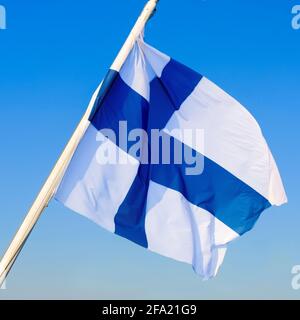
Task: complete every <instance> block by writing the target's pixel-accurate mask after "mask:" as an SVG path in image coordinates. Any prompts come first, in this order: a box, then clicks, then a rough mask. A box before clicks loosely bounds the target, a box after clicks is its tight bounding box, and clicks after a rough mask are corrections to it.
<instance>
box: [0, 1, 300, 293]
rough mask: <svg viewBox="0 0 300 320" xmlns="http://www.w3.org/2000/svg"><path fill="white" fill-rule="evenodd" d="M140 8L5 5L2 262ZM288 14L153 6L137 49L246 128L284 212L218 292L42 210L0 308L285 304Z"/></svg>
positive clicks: (296, 155)
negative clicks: (217, 98)
mask: <svg viewBox="0 0 300 320" xmlns="http://www.w3.org/2000/svg"><path fill="white" fill-rule="evenodd" d="M144 3H145V1H142V0H130V1H121V0H112V1H96V0H85V1H84V2H74V1H71V0H63V1H59V0H52V1H46V0H45V1H39V2H38V1H35V0H26V1H17V0H0V4H2V5H4V6H5V7H6V11H7V30H4V31H3V30H0V119H1V126H0V137H1V139H0V150H1V157H0V177H1V181H0V251H1V253H2V252H4V250H5V249H6V247H7V245H8V244H9V241H10V240H11V238H12V236H13V234H14V233H15V231H16V229H17V227H18V226H19V225H20V223H21V221H22V219H23V217H24V215H25V213H26V211H27V209H28V207H29V206H30V205H31V202H32V200H33V199H34V197H35V195H36V194H37V192H38V191H39V188H40V186H41V185H42V183H43V181H44V180H45V178H46V177H47V174H48V173H49V171H50V170H51V168H52V166H53V164H54V163H55V161H56V159H57V157H58V156H59V154H60V152H61V151H62V149H63V147H64V145H65V143H66V142H67V140H68V138H69V137H70V135H71V133H72V131H73V130H74V127H75V126H76V123H77V122H78V120H79V119H80V116H81V115H82V113H83V112H84V110H85V107H86V106H87V104H88V102H89V99H90V96H91V94H92V93H93V90H94V89H95V87H96V86H97V85H98V83H99V82H100V81H101V79H102V77H103V76H104V75H105V73H106V71H107V69H108V67H109V66H110V64H111V62H112V61H113V59H114V57H115V55H116V54H117V52H118V50H119V48H120V46H121V45H122V43H123V42H124V40H125V38H126V36H127V34H128V32H129V30H130V28H131V26H132V25H133V23H134V21H135V19H136V17H137V16H138V14H139V12H140V10H141V9H142V7H143V5H144ZM295 4H300V0H299V1H298V0H295V1H287V0H285V1H271V0H264V1H259V0H253V1H250V2H249V1H248V2H247V3H246V2H245V1H239V0H223V1H220V0H206V1H204V0H203V1H200V0H188V1H179V0H172V1H167V0H161V1H160V4H159V7H158V12H157V14H156V15H155V17H154V18H153V19H152V20H151V21H150V23H149V24H148V27H147V29H146V41H147V42H148V43H150V44H151V45H153V46H155V47H157V48H158V49H159V50H161V51H163V52H166V53H167V54H168V55H170V56H172V57H173V58H175V59H176V60H179V61H181V62H183V63H185V64H187V65H189V66H190V67H192V68H194V69H195V70H197V71H199V72H200V73H202V74H203V75H205V76H206V77H208V78H209V79H211V80H212V81H214V82H216V83H217V84H218V85H220V86H221V87H222V88H223V89H224V90H226V91H227V92H229V93H230V94H232V95H233V96H234V97H235V98H237V99H238V100H239V101H240V102H241V103H242V104H243V105H245V106H246V107H247V108H248V110H250V111H251V113H252V114H253V115H254V116H255V117H256V119H257V120H258V122H259V123H260V125H261V127H262V129H263V131H264V135H265V137H266V138H267V140H268V142H269V145H270V147H271V149H272V151H273V154H274V157H275V159H276V161H277V164H278V166H279V168H280V171H281V174H282V177H283V180H284V184H285V186H286V190H287V194H288V197H289V204H288V205H285V206H283V207H280V208H271V209H269V210H267V211H266V212H265V213H264V214H263V216H262V217H261V219H260V220H259V222H258V223H257V225H256V227H255V229H254V230H253V231H252V232H250V233H248V234H247V235H245V236H244V237H242V238H241V239H239V240H238V241H236V242H234V243H232V244H231V245H230V246H229V250H228V253H227V256H226V258H225V262H224V264H223V267H222V269H221V272H220V273H219V275H218V277H217V278H216V279H213V280H210V281H208V282H203V281H202V280H201V279H200V278H198V277H197V275H195V274H194V273H193V271H192V269H191V267H190V266H188V265H185V264H181V263H178V262H175V261H172V260H169V259H167V258H164V257H161V256H159V255H156V254H153V253H150V252H148V251H146V250H144V249H143V248H140V247H138V246H136V245H134V244H132V243H130V242H129V241H127V240H125V239H122V238H120V237H118V236H116V235H113V234H110V233H108V232H106V231H104V230H102V229H101V228H99V227H98V226H97V225H95V224H93V223H92V222H90V221H88V220H87V219H84V218H82V217H81V216H79V215H77V214H75V213H73V212H71V211H69V210H68V209H65V208H64V207H62V205H61V204H59V203H56V202H52V203H51V204H50V206H49V208H48V209H47V210H46V211H45V213H44V214H43V216H42V217H41V219H40V221H39V222H38V224H37V226H36V228H35V229H34V231H33V233H32V234H31V236H30V238H29V240H28V242H27V243H26V246H25V247H24V249H23V251H22V253H21V255H20V256H19V258H18V260H17V262H16V264H15V266H14V268H13V270H12V272H11V274H10V277H9V279H8V282H7V287H8V289H7V290H2V291H0V299H9V298H17V299H19V298H23V299H24V298H25V299H31V298H42V299H43V298H50V299H53V298H57V299H61V298H70V299H74V298H82V299H104V298H105V299H113V298H115V299H136V298H145V299H154V298H156V299H224V298H229V299H232V298H240V299H245V298H250V299H253V298H258V299H262V298H264V299H266V298H271V299H272V298H292V299H300V291H294V290H292V287H291V280H292V275H291V269H292V267H293V266H294V265H296V264H300V250H299V243H300V232H299V231H300V214H299V209H298V199H299V179H300V174H299V170H298V167H299V161H300V151H299V148H298V147H297V146H298V145H299V138H300V135H299V120H300V98H299V92H300V86H299V74H300V60H299V51H300V30H293V29H292V27H291V19H292V14H291V9H292V7H293V5H295Z"/></svg>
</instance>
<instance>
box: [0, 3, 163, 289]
mask: <svg viewBox="0 0 300 320" xmlns="http://www.w3.org/2000/svg"><path fill="white" fill-rule="evenodd" d="M158 1H159V0H149V1H148V3H147V4H146V5H145V7H144V9H143V11H142V13H141V15H140V16H139V18H138V20H137V21H136V23H135V25H134V27H133V28H132V30H131V32H130V34H129V36H128V38H127V40H126V41H125V43H124V45H123V47H122V48H121V50H120V52H119V53H118V55H117V57H116V59H115V61H114V62H113V64H112V66H111V69H112V70H115V71H120V69H121V67H122V65H123V64H124V62H125V60H126V58H127V57H128V55H129V53H130V51H131V49H132V48H133V46H134V43H135V41H136V39H137V37H138V36H139V35H140V34H141V32H142V31H143V29H144V27H145V25H146V23H147V21H148V20H149V19H150V17H151V16H152V14H153V12H154V11H155V8H156V5H157V2H158ZM102 85H105V84H103V82H102V83H101V84H100V85H99V87H98V88H97V90H96V91H95V93H94V94H93V96H92V99H91V101H90V103H89V106H88V108H87V110H86V112H85V114H84V115H83V117H82V119H81V121H80V122H79V124H78V126H77V128H76V129H75V131H74V133H73V135H72V137H71V139H70V140H69V142H68V143H67V145H66V147H65V149H64V151H63V152H62V154H61V156H60V157H59V159H58V161H57V163H56V165H55V166H54V168H53V170H52V172H51V173H50V175H49V177H48V178H47V180H46V182H45V184H44V185H43V187H42V189H41V190H40V192H39V194H38V196H37V198H36V199H35V201H34V203H33V205H32V207H31V208H30V210H29V212H28V213H27V215H26V217H25V219H24V221H23V223H22V224H21V226H20V228H19V230H18V231H17V233H16V235H15V236H14V238H13V240H12V242H11V244H10V245H9V247H8V249H7V250H6V252H5V254H4V256H3V258H2V260H1V262H0V286H1V284H2V282H3V281H4V280H5V278H6V277H7V275H8V273H9V271H10V269H11V267H12V266H13V264H14V262H15V260H16V259H17V256H18V254H19V253H20V251H21V250H22V247H23V246H24V244H25V242H26V240H27V238H28V236H29V235H30V233H31V231H32V229H33V228H34V226H35V224H36V223H37V221H38V219H39V217H40V216H41V214H42V212H43V211H44V209H45V208H46V207H47V206H48V204H49V202H50V200H51V199H52V197H53V195H54V194H55V191H56V189H57V187H58V185H59V183H60V181H61V179H62V177H63V175H64V173H65V170H66V169H67V167H68V165H69V162H70V160H71V158H72V156H73V154H74V152H75V150H76V148H77V146H78V144H79V142H80V140H81V139H82V137H83V135H84V133H85V132H86V130H87V128H88V126H89V124H90V122H89V116H90V114H91V111H92V108H93V106H94V104H95V101H96V99H97V96H98V93H99V91H100V89H103V87H102ZM101 87H102V88H101ZM100 94H101V93H100Z"/></svg>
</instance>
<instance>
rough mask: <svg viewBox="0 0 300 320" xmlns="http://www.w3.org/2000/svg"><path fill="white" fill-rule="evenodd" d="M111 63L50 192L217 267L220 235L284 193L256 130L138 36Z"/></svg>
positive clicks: (213, 89)
mask: <svg viewBox="0 0 300 320" xmlns="http://www.w3.org/2000/svg"><path fill="white" fill-rule="evenodd" d="M116 69H117V68H116ZM116 69H111V70H110V73H109V77H110V80H111V81H110V82H111V84H110V86H109V88H107V90H106V92H105V95H102V96H101V98H99V97H98V98H97V96H94V97H93V98H92V101H91V103H92V104H93V105H94V108H93V112H92V114H91V116H90V119H89V120H90V123H89V126H88V128H87V130H86V132H85V134H84V136H83V138H82V139H81V141H80V143H79V145H78V147H77V149H76V151H75V153H74V155H73V157H72V159H71V161H70V163H69V165H68V167H67V169H66V171H65V173H64V176H63V179H62V180H61V182H60V185H59V186H58V188H57V191H56V194H55V198H56V199H57V200H58V201H60V202H61V203H63V204H64V205H65V206H66V207H68V208H70V209H71V210H73V211H75V212H78V213H79V214H81V215H83V216H85V217H87V218H89V219H91V220H92V221H94V222H95V223H97V224H98V225H100V226H101V227H103V228H105V229H106V230H108V231H110V232H113V233H115V234H117V235H119V236H121V237H124V238H126V239H128V240H130V241H132V242H134V243H136V244H138V245H140V246H143V247H145V248H147V249H148V250H150V251H152V252H156V253H158V254H161V255H163V256H166V257H170V258H172V259H175V260H178V261H182V262H186V263H188V264H191V265H192V266H193V268H194V270H195V272H196V273H198V274H199V275H200V276H202V277H203V278H204V279H208V278H211V277H214V276H216V274H217V272H218V270H219V267H220V266H221V264H222V262H223V259H224V256H225V253H226V250H227V245H228V244H229V243H230V242H231V241H233V240H235V239H237V238H239V237H240V236H242V235H243V234H244V233H246V232H248V231H249V230H251V229H252V228H253V227H254V225H255V223H256V221H257V220H258V218H259V217H260V215H261V214H262V212H263V211H264V210H265V209H267V208H269V207H270V206H272V205H276V206H280V205H282V204H284V203H285V202H287V198H286V194H285V190H284V187H283V184H282V181H281V177H280V174H279V171H278V169H277V166H276V163H275V161H274V158H273V156H272V154H271V151H270V150H269V147H268V145H267V143H266V141H265V139H264V137H263V134H262V131H261V129H260V127H259V125H258V123H257V122H256V120H255V119H254V118H253V116H252V115H251V114H250V113H249V112H248V111H247V110H246V109H245V108H244V107H243V106H242V105H241V104H240V103H239V102H238V101H236V100H235V99H234V98H233V97H231V96H230V95H229V94H227V93H226V92H224V91H223V90H222V89H221V88H219V87H218V86H217V85H216V84H214V83H213V82H211V81H210V80H208V79H207V78H206V77H204V76H202V75H201V74H199V73H198V72H196V71H194V70H192V69H190V68H189V67H187V66H185V65H183V64H181V63H179V62H177V61H176V60H174V59H172V58H170V57H169V56H167V55H166V54H164V53H162V52H160V51H158V50H156V49H155V48H153V47H151V46H149V45H148V44H146V43H145V42H144V40H143V38H142V37H139V38H138V39H137V40H136V42H135V45H134V47H133V49H132V50H131V52H130V54H129V56H128V57H127V59H126V61H125V63H124V64H123V66H122V67H121V68H120V70H116Z"/></svg>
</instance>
